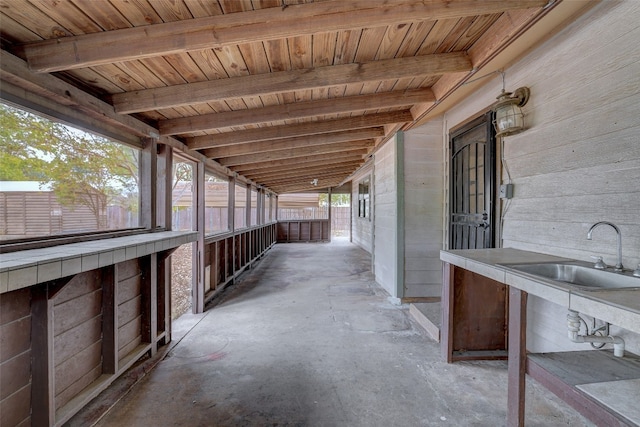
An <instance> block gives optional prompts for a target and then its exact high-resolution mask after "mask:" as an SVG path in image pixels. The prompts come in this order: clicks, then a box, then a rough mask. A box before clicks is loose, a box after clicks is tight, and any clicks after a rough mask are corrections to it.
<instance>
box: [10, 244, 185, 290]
mask: <svg viewBox="0 0 640 427" xmlns="http://www.w3.org/2000/svg"><path fill="white" fill-rule="evenodd" d="M196 236H197V233H196V232H195V231H163V232H159V233H144V234H136V235H133V236H125V237H115V238H111V239H101V240H93V241H89V242H79V243H71V244H68V245H59V246H52V247H48V248H42V249H29V250H24V251H17V252H10V253H5V254H0V293H5V292H10V291H14V290H16V289H20V288H25V287H28V286H32V285H35V284H38V283H42V282H47V281H50V280H55V279H59V278H61V277H67V276H71V275H73V274H77V273H81V272H84V271H89V270H95V269H96V268H100V267H105V266H107V265H112V264H116V263H118V262H122V261H127V260H130V259H134V258H139V257H142V256H145V255H149V254H151V253H154V252H160V251H164V250H167V249H172V248H175V247H178V246H180V245H183V244H185V243H189V242H193V241H195V240H196Z"/></svg>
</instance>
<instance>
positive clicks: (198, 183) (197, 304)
mask: <svg viewBox="0 0 640 427" xmlns="http://www.w3.org/2000/svg"><path fill="white" fill-rule="evenodd" d="M195 167H196V173H195V187H196V191H195V195H196V200H195V203H194V206H193V208H194V212H196V230H198V240H197V241H196V242H194V245H195V246H196V250H195V252H194V254H193V272H194V273H193V274H194V280H193V286H194V289H193V294H192V295H193V302H192V304H191V307H192V311H193V313H194V314H197V313H202V312H203V311H204V293H205V289H207V286H205V283H204V267H205V265H204V264H205V259H204V212H205V200H204V197H205V189H204V178H205V176H204V162H198V163H196V165H195Z"/></svg>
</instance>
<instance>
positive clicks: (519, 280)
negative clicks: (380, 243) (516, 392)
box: [440, 248, 640, 333]
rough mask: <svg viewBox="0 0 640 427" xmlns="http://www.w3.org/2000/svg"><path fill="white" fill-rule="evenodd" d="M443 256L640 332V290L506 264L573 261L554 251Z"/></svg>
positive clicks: (466, 252) (464, 252)
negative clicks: (595, 285) (571, 280)
mask: <svg viewBox="0 0 640 427" xmlns="http://www.w3.org/2000/svg"><path fill="white" fill-rule="evenodd" d="M440 259H441V260H442V261H445V262H448V263H450V264H453V265H455V266H458V267H461V268H464V269H466V270H469V271H472V272H474V273H477V274H480V275H482V276H485V277H489V278H491V279H493V280H496V281H498V282H500V283H504V284H506V285H509V286H513V287H515V288H518V289H521V290H523V291H525V292H527V293H529V294H531V295H535V296H537V297H540V298H542V299H545V300H548V301H552V302H554V303H556V304H559V305H562V306H565V307H567V308H570V309H572V310H576V311H578V312H580V313H584V314H587V315H590V316H594V317H597V318H598V319H601V320H604V321H607V322H609V323H611V324H613V325H616V326H619V327H622V328H624V329H628V330H630V331H633V332H636V333H640V290H638V289H619V290H598V291H585V290H579V289H576V288H573V287H572V286H570V285H563V284H562V283H559V282H556V281H553V280H547V279H545V278H542V277H533V276H532V275H528V274H526V273H520V272H518V271H515V270H512V269H510V268H508V267H507V266H505V265H503V264H517V263H538V262H556V261H557V262H564V261H570V259H569V258H563V257H558V256H553V255H546V254H541V253H537V252H529V251H523V250H519V249H510V248H496V249H463V250H448V251H440Z"/></svg>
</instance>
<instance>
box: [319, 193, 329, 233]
mask: <svg viewBox="0 0 640 427" xmlns="http://www.w3.org/2000/svg"><path fill="white" fill-rule="evenodd" d="M327 209H328V211H327V216H328V217H329V230H328V231H327V232H328V237H329V241H331V187H329V189H328V190H327ZM320 238H322V237H320Z"/></svg>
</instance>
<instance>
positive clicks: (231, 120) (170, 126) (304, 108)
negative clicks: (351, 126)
mask: <svg viewBox="0 0 640 427" xmlns="http://www.w3.org/2000/svg"><path fill="white" fill-rule="evenodd" d="M434 101H435V97H434V96H433V91H432V90H431V89H430V88H422V89H412V90H405V91H395V92H385V93H372V94H368V95H358V96H346V97H344V98H331V99H321V100H317V101H307V102H296V103H292V104H281V105H273V106H269V107H264V108H252V109H248V110H238V111H227V112H223V113H213V114H203V115H201V116H192V117H179V118H176V119H169V120H161V121H159V122H158V129H159V130H160V134H161V135H179V134H185V133H190V132H202V131H204V132H206V131H211V130H214V129H219V128H228V127H234V126H246V125H251V124H259V123H269V122H275V121H279V120H294V119H304V118H308V117H314V116H322V115H325V114H340V113H348V112H362V111H365V110H377V109H379V108H390V107H405V106H411V105H414V104H418V103H432V102H434Z"/></svg>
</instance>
